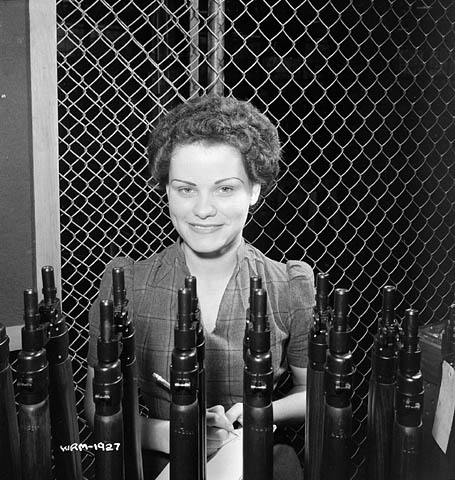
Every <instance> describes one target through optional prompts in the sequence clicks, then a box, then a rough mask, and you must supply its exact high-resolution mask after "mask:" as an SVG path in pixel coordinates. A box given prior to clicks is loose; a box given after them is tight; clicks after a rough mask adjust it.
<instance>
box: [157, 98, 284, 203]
mask: <svg viewBox="0 0 455 480" xmlns="http://www.w3.org/2000/svg"><path fill="white" fill-rule="evenodd" d="M199 142H203V143H206V144H210V145H213V144H227V145H231V146H233V147H235V148H237V149H238V150H239V151H240V153H241V156H242V160H243V164H244V166H245V171H246V173H247V175H248V178H249V180H250V181H251V182H252V183H259V184H261V194H262V195H265V194H266V193H267V192H268V191H269V190H270V189H271V187H272V186H273V184H274V183H275V179H276V176H277V175H278V171H279V160H280V157H281V146H280V141H279V138H278V132H277V129H276V127H275V126H274V125H273V124H272V122H271V121H270V120H269V119H268V118H267V117H266V116H265V115H264V114H262V113H261V112H259V110H257V108H256V107H254V106H253V105H252V104H250V103H248V102H245V101H241V100H237V99H236V98H233V97H221V96H218V95H210V96H203V97H197V98H194V99H191V100H188V101H187V102H186V103H183V104H181V105H179V106H177V107H175V108H174V109H172V110H171V111H170V112H169V113H168V114H167V115H165V116H164V117H163V118H162V119H160V121H159V122H158V125H157V126H156V128H155V129H154V130H153V131H152V132H151V135H150V141H149V145H148V156H149V167H150V173H151V176H152V180H151V181H152V184H154V185H155V186H157V187H160V188H164V187H165V186H166V184H167V183H168V180H169V165H170V160H171V156H172V154H173V152H174V150H175V148H176V147H177V146H181V145H188V144H192V143H199Z"/></svg>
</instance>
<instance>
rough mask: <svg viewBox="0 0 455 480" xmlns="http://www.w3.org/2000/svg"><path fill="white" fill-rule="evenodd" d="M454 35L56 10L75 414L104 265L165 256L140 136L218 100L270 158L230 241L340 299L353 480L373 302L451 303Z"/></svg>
mask: <svg viewBox="0 0 455 480" xmlns="http://www.w3.org/2000/svg"><path fill="white" fill-rule="evenodd" d="M454 25H455V5H454V4H453V2H452V0H426V1H423V0H413V1H410V0H396V1H394V2H386V1H384V2H371V1H369V0H339V1H338V0H337V1H336V2H335V1H333V2H329V1H323V0H303V1H295V0H275V1H274V0H255V1H249V0H243V1H242V0H238V1H236V2H222V1H221V0H213V1H210V0H205V1H203V0H199V1H197V0H194V1H192V2H191V1H185V2H181V1H177V0H167V1H164V0H157V1H154V2H150V1H149V0H134V1H133V0H129V1H126V0H121V1H120V0H119V1H107V0H96V1H92V0H90V1H86V0H57V31H58V101H59V142H60V152H59V153H60V189H61V242H62V280H63V295H62V296H63V298H64V304H63V307H64V310H65V313H66V314H67V316H68V318H69V321H70V323H71V325H72V328H71V330H70V331H71V348H72V349H73V352H74V370H75V380H76V382H77V399H78V405H79V408H80V410H81V411H82V401H83V395H84V383H85V368H86V364H85V357H86V353H87V338H88V315H87V312H88V309H89V306H90V304H91V302H92V301H93V300H94V298H95V296H96V294H97V289H98V285H99V279H100V276H101V274H102V272H103V270H104V266H105V264H106V263H107V262H108V261H109V260H110V259H111V258H112V257H113V256H115V255H119V254H121V255H129V256H131V257H132V258H134V259H139V258H143V257H146V256H149V255H151V254H153V253H154V252H156V251H158V250H160V249H162V248H163V247H165V246H168V245H169V244H170V243H172V242H173V241H174V239H175V236H174V233H173V231H172V228H171V224H170V220H169V217H168V213H167V209H166V207H165V202H164V200H163V198H162V197H161V196H160V194H159V193H157V192H156V191H154V190H152V189H151V188H150V187H149V185H148V173H147V160H146V153H145V150H146V144H147V133H148V131H149V130H150V129H152V128H153V126H154V124H155V121H156V119H157V118H158V117H159V115H160V114H162V113H163V112H165V111H167V110H168V109H169V108H171V107H173V106H174V105H176V104H178V103H180V102H182V101H184V100H185V99H187V98H189V97H191V96H192V95H197V94H201V93H207V92H218V93H223V94H226V95H231V94H232V95H234V96H236V97H238V98H241V99H247V100H250V101H251V102H252V103H254V104H255V105H256V106H257V107H258V108H259V109H260V110H261V111H264V112H265V113H266V114H267V115H268V116H269V117H270V118H271V119H272V120H273V121H274V123H275V124H276V125H277V126H278V128H279V132H280V138H281V140H282V144H283V161H282V164H281V173H280V179H279V182H278V186H277V187H276V188H275V189H274V191H273V192H272V193H271V194H270V195H269V196H268V197H267V198H266V199H265V201H264V203H263V204H262V206H261V208H260V209H259V210H258V211H257V212H255V214H254V216H253V217H252V218H251V219H250V220H249V222H248V225H247V227H246V230H245V237H246V238H247V240H248V241H250V242H252V243H253V244H254V245H255V246H257V247H258V248H259V249H260V250H262V251H263V252H264V253H266V254H267V255H268V256H270V257H271V258H273V259H276V260H279V261H284V260H287V259H298V260H300V259H304V260H306V261H307V262H309V263H310V264H311V265H312V266H313V267H314V269H315V271H316V272H318V271H325V272H329V273H330V276H331V281H332V283H333V285H334V286H337V287H344V288H349V289H350V290H351V293H350V298H351V306H352V315H351V324H352V325H351V326H352V328H353V337H354V341H355V342H354V344H355V347H354V358H355V362H356V364H357V374H356V377H357V378H356V388H355V393H354V398H353V404H354V432H353V433H354V443H355V450H354V453H353V459H354V464H355V472H354V474H353V477H354V478H362V475H363V473H362V472H363V466H364V447H365V427H366V412H367V390H368V385H367V383H368V376H369V372H370V358H369V356H370V350H371V347H372V340H373V335H374V333H375V330H376V328H375V325H376V319H377V314H378V312H379V310H380V307H381V298H382V288H383V287H384V285H386V284H394V285H396V287H397V290H398V292H399V297H398V299H397V312H398V314H399V315H400V316H402V315H403V312H404V309H405V308H408V307H409V306H411V305H412V306H413V307H414V308H417V309H419V311H420V317H421V322H422V323H425V324H427V323H431V322H438V321H441V320H443V319H444V318H445V317H446V316H447V314H448V310H449V305H450V304H451V303H452V301H453V298H454V285H455V267H454V265H455V262H454V260H455V214H454V211H455V186H454V185H455V182H454V180H455V171H454V140H455V124H454V117H455V73H454V67H455V54H454V51H453V49H454V45H455V37H454V35H455V27H454ZM87 435H88V429H87V428H86V426H85V424H84V422H83V420H82V419H81V436H82V437H84V436H87ZM85 461H86V462H90V461H91V460H90V459H86V460H85ZM85 467H86V468H88V464H87V465H86V466H85Z"/></svg>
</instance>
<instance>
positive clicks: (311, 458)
mask: <svg viewBox="0 0 455 480" xmlns="http://www.w3.org/2000/svg"><path fill="white" fill-rule="evenodd" d="M329 290H330V282H329V275H328V274H327V273H318V274H317V276H316V295H315V307H314V309H313V325H312V326H311V328H310V331H309V333H308V373H307V391H306V421H305V476H306V477H308V479H309V480H319V479H320V478H321V465H322V448H321V445H322V441H323V438H324V410H325V409H324V376H325V374H324V369H325V364H326V358H327V340H328V338H327V327H328V325H329V323H330V321H331V310H330V308H329V303H328V295H329Z"/></svg>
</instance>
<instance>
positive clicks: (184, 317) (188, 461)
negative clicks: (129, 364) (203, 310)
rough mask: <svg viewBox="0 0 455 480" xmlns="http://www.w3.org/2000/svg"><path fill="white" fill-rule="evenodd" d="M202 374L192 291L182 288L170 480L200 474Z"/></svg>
mask: <svg viewBox="0 0 455 480" xmlns="http://www.w3.org/2000/svg"><path fill="white" fill-rule="evenodd" d="M198 373H199V372H198V364H197V350H196V328H195V325H194V322H193V316H192V296H191V289H189V288H181V289H179V292H178V312H177V322H176V325H175V330H174V349H173V351H172V360H171V382H170V383H171V405H170V438H169V443H170V445H169V448H170V480H194V479H196V478H198V474H199V472H200V456H199V453H198V452H199V449H200V431H199V430H200V419H199V414H200V413H199V402H198Z"/></svg>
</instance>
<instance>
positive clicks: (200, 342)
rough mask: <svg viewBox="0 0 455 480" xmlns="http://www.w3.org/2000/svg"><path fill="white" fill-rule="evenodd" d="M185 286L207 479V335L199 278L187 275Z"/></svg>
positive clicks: (203, 472) (201, 468)
mask: <svg viewBox="0 0 455 480" xmlns="http://www.w3.org/2000/svg"><path fill="white" fill-rule="evenodd" d="M185 288H188V289H190V291H191V314H192V317H193V323H194V325H195V329H196V352H197V364H198V380H197V384H198V394H197V399H198V402H199V450H198V455H199V467H198V468H199V474H198V479H199V480H205V479H206V477H207V426H206V422H207V415H206V408H207V401H206V395H207V386H206V374H205V365H204V361H205V335H204V328H203V326H202V324H201V318H200V311H199V301H198V296H197V280H196V277H194V276H187V277H185Z"/></svg>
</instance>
